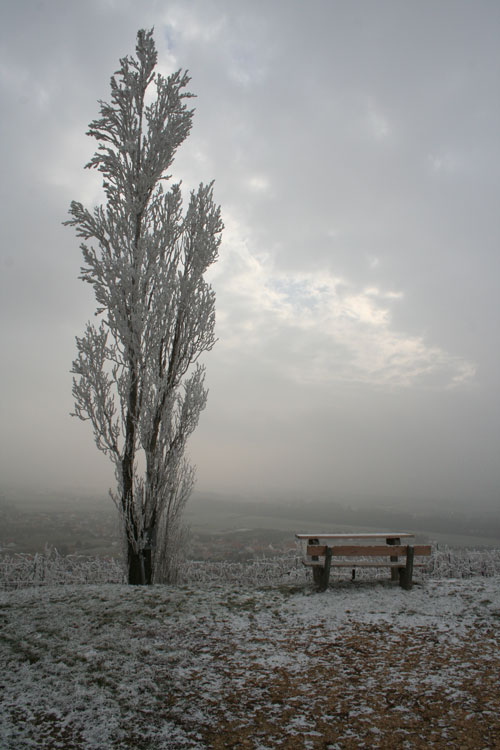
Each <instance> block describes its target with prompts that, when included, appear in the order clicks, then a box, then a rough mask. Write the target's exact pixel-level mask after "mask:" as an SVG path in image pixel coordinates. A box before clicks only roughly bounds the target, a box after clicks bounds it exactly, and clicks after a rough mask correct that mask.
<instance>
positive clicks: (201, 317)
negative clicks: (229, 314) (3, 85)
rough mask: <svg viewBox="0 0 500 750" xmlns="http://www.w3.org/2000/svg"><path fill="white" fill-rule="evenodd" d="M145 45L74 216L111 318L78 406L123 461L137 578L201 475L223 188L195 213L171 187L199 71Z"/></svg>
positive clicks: (121, 74) (82, 372) (107, 113)
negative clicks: (200, 430)
mask: <svg viewBox="0 0 500 750" xmlns="http://www.w3.org/2000/svg"><path fill="white" fill-rule="evenodd" d="M136 51H137V59H134V58H131V57H125V58H123V59H122V60H121V61H120V63H121V67H120V69H119V71H118V72H117V73H116V74H115V75H114V76H113V77H112V78H111V103H110V104H108V103H105V102H100V112H101V117H100V118H99V119H97V120H94V121H93V122H91V124H90V126H89V130H88V135H91V136H93V137H94V138H96V139H97V141H98V144H99V145H98V148H97V151H96V153H95V155H94V156H93V158H92V159H91V160H90V162H89V163H88V164H87V165H86V166H87V167H88V168H93V169H97V170H99V171H100V172H101V173H102V176H103V187H104V191H105V195H106V199H107V201H106V205H105V206H98V207H97V208H94V210H93V211H89V210H87V209H86V208H84V206H83V205H82V204H81V203H78V202H73V203H72V204H71V208H70V214H71V219H70V220H69V221H67V222H66V224H68V225H71V226H74V227H75V228H76V231H77V235H78V236H79V237H80V238H81V239H82V244H81V249H82V253H83V259H84V265H83V266H82V269H81V277H80V278H81V279H82V280H84V281H86V282H88V283H89V284H91V285H92V287H93V289H94V294H95V298H96V302H97V311H96V315H99V316H100V317H101V322H100V325H99V326H98V327H96V326H94V325H92V324H90V323H89V324H88V325H87V327H86V330H85V333H84V335H83V336H82V338H77V340H76V343H77V357H76V359H75V361H74V363H73V370H72V372H73V373H74V375H75V378H74V381H73V395H74V399H75V411H74V414H75V415H76V416H78V417H79V418H80V419H83V420H90V422H91V424H92V427H93V431H94V436H95V441H96V444H97V447H98V448H99V450H101V451H103V452H104V453H106V454H107V455H108V456H109V457H110V459H111V460H112V461H113V463H114V465H115V471H116V477H117V481H118V488H117V491H116V492H114V493H112V496H113V499H114V500H115V502H116V504H117V506H118V508H119V509H120V512H121V514H122V518H123V523H124V530H125V533H126V541H127V549H128V564H129V581H130V582H131V583H144V582H151V580H152V567H153V563H152V562H151V559H150V558H151V552H148V550H150V549H151V547H152V546H153V547H154V545H155V541H156V540H157V537H158V536H160V537H161V539H163V542H164V544H166V546H167V547H168V546H169V539H173V538H174V537H175V534H177V533H178V525H179V521H180V513H181V511H182V508H183V506H184V504H185V502H186V500H187V498H188V496H189V493H190V491H191V488H192V486H193V482H194V471H193V469H192V468H191V467H190V466H189V464H188V463H187V462H186V461H185V459H184V452H185V447H186V442H187V439H188V438H189V436H190V434H191V433H192V432H193V430H194V429H195V427H196V425H197V423H198V419H199V415H200V412H201V411H202V409H203V408H204V407H205V404H206V398H207V392H206V390H205V388H204V372H205V371H204V367H203V366H202V365H201V364H200V363H199V362H198V359H199V357H200V355H201V354H202V353H203V352H206V351H209V350H210V349H212V347H213V346H214V343H215V336H214V326H215V294H214V292H213V290H212V288H211V286H210V285H209V284H208V283H207V282H206V281H205V279H204V275H205V272H206V271H207V269H208V268H209V266H210V265H211V264H212V263H214V262H215V261H216V260H217V257H218V249H219V245H220V235H221V231H222V221H221V217H220V208H219V207H218V206H216V205H215V204H214V201H213V183H210V184H208V185H203V184H201V185H200V186H199V188H198V190H197V191H193V192H192V193H191V196H190V200H189V204H188V207H187V209H186V210H185V212H184V211H183V201H182V194H181V187H180V184H172V185H170V186H169V185H168V184H167V183H168V179H169V177H168V174H167V170H168V169H169V167H170V166H171V164H172V162H173V159H174V155H175V152H176V150H177V148H178V147H179V146H180V144H181V143H182V142H183V141H184V139H185V138H186V137H187V136H188V134H189V132H190V129H191V123H192V117H193V110H190V109H188V108H187V104H186V100H188V99H189V98H190V97H191V96H192V95H191V94H189V93H186V92H185V87H186V86H187V84H188V83H189V80H190V79H189V77H188V76H187V74H185V73H182V72H181V71H178V72H176V73H174V74H172V75H170V76H168V77H167V78H165V77H163V76H161V75H160V74H155V72H154V68H155V65H156V62H157V54H156V50H155V45H154V41H153V36H152V31H148V32H146V31H139V33H138V35H137V48H136ZM151 87H154V89H155V96H154V99H153V101H152V103H151V104H149V105H146V103H145V102H146V97H147V92H148V90H149V89H150V88H151ZM148 100H149V99H148ZM138 458H141V459H142V463H143V464H144V467H145V468H144V471H139V469H138ZM141 465H142V464H141ZM159 532H160V534H159ZM174 532H175V533H174ZM167 554H168V551H167ZM148 567H149V568H150V569H149V570H148Z"/></svg>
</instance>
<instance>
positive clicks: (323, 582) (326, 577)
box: [316, 547, 332, 591]
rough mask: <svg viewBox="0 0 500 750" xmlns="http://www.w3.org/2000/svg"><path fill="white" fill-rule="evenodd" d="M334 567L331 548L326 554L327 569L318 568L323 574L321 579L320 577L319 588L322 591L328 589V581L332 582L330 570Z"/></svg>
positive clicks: (327, 549)
mask: <svg viewBox="0 0 500 750" xmlns="http://www.w3.org/2000/svg"><path fill="white" fill-rule="evenodd" d="M331 565H332V551H331V549H330V547H327V548H326V552H325V567H324V568H316V570H318V571H319V572H320V574H321V577H318V578H319V580H318V588H319V590H320V591H326V589H327V588H328V581H329V580H330V568H331Z"/></svg>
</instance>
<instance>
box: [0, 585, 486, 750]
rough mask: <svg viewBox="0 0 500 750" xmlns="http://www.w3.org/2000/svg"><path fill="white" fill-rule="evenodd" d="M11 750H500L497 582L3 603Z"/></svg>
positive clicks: (9, 596) (198, 589)
mask: <svg viewBox="0 0 500 750" xmlns="http://www.w3.org/2000/svg"><path fill="white" fill-rule="evenodd" d="M0 613H1V614H0V618H1V641H0V667H1V677H0V696H1V697H0V702H1V708H0V724H1V729H0V747H1V748H2V750H24V748H37V750H49V748H50V750H53V749H55V748H61V749H62V750H73V749H75V750H77V749H78V750H83V749H85V750H87V749H88V750H112V749H115V748H123V749H126V748H128V749H132V748H134V749H135V748H137V749H138V750H160V749H163V748H165V749H167V748H168V749H170V748H172V749H176V748H179V749H180V748H194V749H196V748H199V749H200V750H201V749H202V748H220V749H221V750H222V748H249V749H253V750H265V749H267V748H269V749H271V748H306V749H308V748H310V749H311V750H316V749H319V748H322V749H328V748H330V749H331V750H333V749H341V750H343V749H344V748H387V749H389V748H390V750H396V749H397V748H409V749H410V748H411V749H413V748H445V747H446V748H474V749H477V748H498V747H500V717H499V708H500V706H499V703H500V698H499V696H500V685H499V675H500V648H499V647H500V643H499V641H500V637H499V634H498V625H499V623H500V578H499V577H493V578H474V579H468V580H454V579H447V580H428V581H426V582H425V583H423V584H421V585H417V586H414V588H413V590H412V591H403V590H402V589H400V588H399V587H398V586H397V584H396V585H394V584H391V583H390V582H380V581H371V582H364V581H363V582H344V583H342V582H339V583H334V584H333V585H332V586H331V587H330V588H329V589H328V591H326V592H325V593H321V594H320V593H316V592H315V591H313V589H312V587H311V585H310V584H298V585H297V584H295V585H292V584H287V585H275V586H268V587H260V588H259V587H239V588H238V587H235V586H232V585H230V584H214V583H212V584H208V585H206V586H201V585H199V584H196V585H194V584H193V585H191V586H182V587H178V588H176V587H168V586H154V587H150V588H138V587H127V586H123V585H101V586H53V587H46V588H31V589H25V590H19V591H13V592H2V593H0Z"/></svg>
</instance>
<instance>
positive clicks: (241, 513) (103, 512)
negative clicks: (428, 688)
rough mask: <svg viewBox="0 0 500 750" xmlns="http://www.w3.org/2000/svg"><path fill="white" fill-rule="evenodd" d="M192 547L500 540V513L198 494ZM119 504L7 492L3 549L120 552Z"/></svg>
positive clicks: (189, 538)
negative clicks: (354, 535) (396, 537)
mask: <svg viewBox="0 0 500 750" xmlns="http://www.w3.org/2000/svg"><path fill="white" fill-rule="evenodd" d="M185 520H186V527H187V534H186V541H185V543H184V544H185V555H186V557H187V558H188V559H191V560H212V561H218V560H232V561H245V560H253V559H256V558H259V557H263V556H265V557H270V556H274V555H281V554H283V553H286V552H287V551H290V550H293V549H295V548H296V542H295V533H296V532H298V531H302V532H309V531H318V530H324V531H329V530H332V529H335V530H337V531H347V530H352V531H360V530H364V531H370V530H374V529H377V530H381V529H384V530H396V529H397V530H400V531H403V530H407V531H408V530H409V531H412V532H413V533H415V534H416V538H417V540H418V541H421V542H429V541H431V542H437V543H439V544H443V545H449V546H455V547H499V546H500V519H499V517H498V514H497V513H495V512H493V511H492V512H490V513H489V514H483V515H475V516H471V514H469V513H468V512H467V511H466V509H464V508H462V509H458V510H457V509H453V508H448V509H440V510H439V511H434V512H432V511H431V510H429V508H428V506H427V507H426V506H423V505H422V506H416V511H415V510H413V509H412V511H410V510H408V509H404V508H399V507H398V508H391V507H383V506H382V504H380V503H373V504H372V505H371V506H369V507H366V506H365V507H363V506H356V507H351V506H348V505H340V504H336V503H333V502H331V501H321V502H320V501H317V502H309V503H308V502H299V503H297V502H295V501H293V502H292V501H290V502H284V501H283V500H281V501H279V502H278V501H276V500H269V501H267V502H265V501H262V500H248V499H242V498H237V499H236V500H235V501H231V500H230V499H228V498H221V497H219V496H213V495H203V494H202V493H198V494H195V495H194V496H193V498H192V500H190V502H189V503H188V506H187V508H186V513H185ZM121 545H122V541H121V534H120V528H119V518H118V512H117V510H116V508H115V507H114V505H113V503H112V501H111V499H110V498H109V497H106V496H104V495H103V496H86V495H82V496H79V495H78V494H76V493H67V494H64V493H60V494H58V495H57V494H51V493H48V492H46V493H38V494H37V493H33V494H30V493H27V492H25V493H24V494H23V493H20V492H19V491H17V492H14V491H12V492H10V491H3V492H1V493H0V554H13V553H24V554H35V553H37V552H43V551H44V550H45V548H47V547H48V548H50V549H54V548H55V549H57V551H58V553H59V554H61V555H70V554H80V555H85V556H92V557H114V558H118V557H120V555H121V552H122V546H121Z"/></svg>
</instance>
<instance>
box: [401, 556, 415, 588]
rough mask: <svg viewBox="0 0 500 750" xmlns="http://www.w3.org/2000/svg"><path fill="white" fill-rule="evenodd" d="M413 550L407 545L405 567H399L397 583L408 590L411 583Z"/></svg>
mask: <svg viewBox="0 0 500 750" xmlns="http://www.w3.org/2000/svg"><path fill="white" fill-rule="evenodd" d="M414 556H415V550H414V549H413V547H410V546H408V548H407V550H406V567H405V568H399V585H400V586H401V588H403V589H406V590H407V591H409V590H410V589H411V587H412V585H413V559H414Z"/></svg>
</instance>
